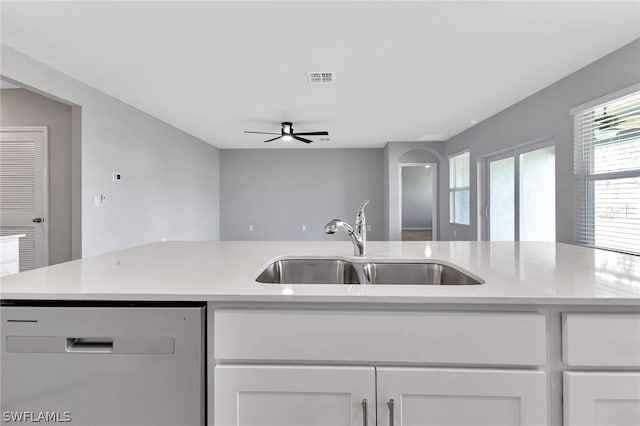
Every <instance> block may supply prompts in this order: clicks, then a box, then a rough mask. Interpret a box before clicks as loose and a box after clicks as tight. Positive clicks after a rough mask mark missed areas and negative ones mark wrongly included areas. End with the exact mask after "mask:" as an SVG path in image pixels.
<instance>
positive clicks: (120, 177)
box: [111, 172, 122, 182]
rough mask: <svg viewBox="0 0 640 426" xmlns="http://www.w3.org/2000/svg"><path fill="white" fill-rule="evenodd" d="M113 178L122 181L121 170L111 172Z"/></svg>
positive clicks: (115, 180)
mask: <svg viewBox="0 0 640 426" xmlns="http://www.w3.org/2000/svg"><path fill="white" fill-rule="evenodd" d="M111 180H113V181H114V182H120V181H121V180H122V174H120V173H119V172H113V173H112V174H111Z"/></svg>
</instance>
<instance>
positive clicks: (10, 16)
mask: <svg viewBox="0 0 640 426" xmlns="http://www.w3.org/2000/svg"><path fill="white" fill-rule="evenodd" d="M639 16H640V3H639V2H637V1H631V2H613V1H602V2H576V1H573V2H483V1H473V2H392V1H388V2H341V3H338V2H281V3H276V2H264V1H263V2H255V3H250V2H237V1H236V2H189V3H185V2H136V3H126V2H75V3H73V2H69V3H67V2H44V3H32V2H2V33H1V36H2V41H3V43H5V44H7V45H9V46H11V47H13V48H15V49H17V50H19V51H22V52H23V53H25V54H27V55H30V56H32V57H34V58H36V59H38V60H40V61H42V62H44V63H46V64H48V65H50V66H52V67H54V68H56V69H58V70H61V71H63V72H65V73H67V74H69V75H71V76H73V77H75V78H77V79H78V80H81V81H83V82H85V83H87V84H89V85H91V86H93V87H96V88H97V89H99V90H101V91H103V92H105V93H108V94H110V95H112V96H114V97H116V98H119V99H121V100H122V101H124V102H127V103H129V104H131V105H133V106H135V107H137V108H139V109H141V110H143V111H145V112H147V113H149V114H151V115H153V116H155V117H158V118H160V119H162V120H164V121H166V122H168V123H170V124H172V125H174V126H176V127H178V128H180V129H182V130H184V131H186V132H188V133H190V134H192V135H194V136H197V137H199V138H201V139H203V140H205V141H207V142H209V143H211V144H213V145H215V146H217V147H219V148H278V147H287V148H290V147H301V146H305V147H306V145H304V144H302V143H299V142H283V141H278V142H275V143H271V144H263V143H262V140H264V139H266V138H262V136H261V135H248V134H243V130H257V131H267V132H278V131H279V129H280V125H279V123H280V122H281V121H293V122H294V127H295V130H296V131H315V130H328V131H329V133H330V140H329V141H317V142H316V143H314V144H312V145H311V147H320V148H322V147H338V148H351V147H382V146H384V144H385V143H386V142H390V141H417V140H446V139H448V138H449V137H451V136H453V135H455V134H457V133H459V132H461V131H463V130H465V129H466V128H468V127H470V126H471V125H472V124H471V121H472V120H483V119H485V118H487V117H489V116H491V115H493V114H495V113H497V112H499V111H501V110H502V109H504V108H506V107H508V106H509V105H512V104H514V103H515V102H517V101H519V100H521V99H523V98H525V97H527V96H528V95H531V94H533V93H535V92H536V91H538V90H540V89H542V88H544V87H546V86H548V85H549V84H551V83H553V82H555V81H557V80H559V79H561V78H562V77H565V76H567V75H569V74H571V73H572V72H574V71H576V70H578V69H580V68H582V67H583V66H585V65H587V64H589V63H591V62H593V61H594V60H596V59H598V58H600V57H602V56H604V55H606V54H607V53H609V52H611V51H613V50H615V49H617V48H619V47H621V46H623V45H624V44H626V43H628V42H630V41H632V40H634V39H636V38H638V37H640V21H639V19H640V18H639ZM309 71H334V72H335V73H336V83H335V84H333V85H314V86H311V85H309V84H308V82H307V72H309ZM316 140H317V139H316Z"/></svg>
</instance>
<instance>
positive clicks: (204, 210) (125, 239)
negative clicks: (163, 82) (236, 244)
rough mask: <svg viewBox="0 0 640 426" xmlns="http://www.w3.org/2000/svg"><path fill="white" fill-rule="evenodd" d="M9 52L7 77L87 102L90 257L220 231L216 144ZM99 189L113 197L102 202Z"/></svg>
mask: <svg viewBox="0 0 640 426" xmlns="http://www.w3.org/2000/svg"><path fill="white" fill-rule="evenodd" d="M1 55H2V68H1V74H2V75H3V76H4V77H5V78H6V79H8V80H9V81H13V82H16V83H17V84H18V85H19V86H21V87H25V88H28V89H30V90H33V91H35V92H38V93H41V94H43V95H46V96H48V97H52V98H54V99H57V100H60V101H62V102H64V103H67V104H70V105H72V106H75V110H76V111H78V108H77V107H80V108H81V109H82V119H81V132H80V133H81V138H82V142H81V156H82V173H81V175H82V176H81V177H82V178H81V182H82V197H81V199H82V201H81V206H82V207H81V208H82V257H87V256H92V255H97V254H101V253H106V252H110V251H114V250H119V249H123V248H127V247H132V246H136V245H141V244H146V243H150V242H154V241H160V240H162V239H163V238H165V239H167V240H216V239H218V238H219V153H218V150H217V149H216V148H214V147H213V146H211V145H209V144H207V143H205V142H203V141H201V140H200V139H197V138H195V137H193V136H190V135H188V134H186V133H184V132H182V131H181V130H178V129H176V128H175V127H172V126H170V125H168V124H166V123H164V122H162V121H160V120H158V119H156V118H154V117H152V116H150V115H148V114H146V113H144V112H142V111H140V110H137V109H135V108H133V107H131V106H130V105H127V104H125V103H123V102H121V101H119V100H117V99H115V98H113V97H110V96H108V95H106V94H104V93H102V92H100V91H98V90H96V89H94V88H92V87H90V86H87V85H86V84H84V83H82V82H80V81H78V80H75V79H73V78H71V77H69V76H68V75H66V74H63V73H61V72H59V71H57V70H54V69H53V68H51V67H49V66H47V65H45V64H43V63H41V62H38V61H36V60H34V59H33V58H30V57H28V56H26V55H23V54H22V53H20V52H17V51H16V50H14V49H11V48H10V47H8V46H6V45H2V51H1ZM74 141H75V142H74ZM74 143H75V144H77V141H76V139H74V138H72V145H73V144H74ZM72 149H76V152H77V151H78V150H79V148H78V147H77V146H76V145H73V146H72ZM72 158H73V154H72ZM75 165H77V161H74V162H73V164H72V167H73V166H75ZM114 171H117V172H120V173H121V174H122V176H123V179H122V181H120V182H117V183H116V182H113V181H112V179H111V175H112V173H113V172H114ZM99 194H105V195H106V197H107V201H106V203H104V204H102V205H101V206H100V207H97V208H96V207H93V197H94V196H95V195H99Z"/></svg>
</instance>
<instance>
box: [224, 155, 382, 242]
mask: <svg viewBox="0 0 640 426" xmlns="http://www.w3.org/2000/svg"><path fill="white" fill-rule="evenodd" d="M382 158H383V152H382V149H304V148H302V149H276V150H267V149H245V150H242V149H223V150H221V151H220V205H221V225H220V228H221V239H222V240H336V239H346V237H345V235H344V234H343V233H342V232H340V233H339V234H335V235H326V234H325V233H324V225H325V224H326V223H327V222H329V221H330V220H331V219H334V218H340V219H342V220H344V221H346V222H348V223H349V224H351V225H352V226H353V225H354V221H355V215H356V211H357V209H358V207H359V206H360V204H361V203H362V201H363V200H365V199H368V200H370V204H369V205H368V206H367V208H366V210H365V212H366V217H367V222H368V223H369V224H370V225H371V227H372V228H371V231H370V232H369V234H368V238H369V240H380V239H382V238H383V215H384V214H383V211H384V205H383V179H384V178H383V173H382V171H383V165H382ZM249 225H253V232H250V231H249V230H248V226H249ZM302 225H306V227H307V231H306V232H303V231H302Z"/></svg>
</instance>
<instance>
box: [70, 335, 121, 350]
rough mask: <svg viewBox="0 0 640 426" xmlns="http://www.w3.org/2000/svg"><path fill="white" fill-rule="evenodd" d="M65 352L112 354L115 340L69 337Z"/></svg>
mask: <svg viewBox="0 0 640 426" xmlns="http://www.w3.org/2000/svg"><path fill="white" fill-rule="evenodd" d="M65 350H66V351H67V352H80V353H89V352H91V353H94V352H99V353H110V352H113V339H112V338H109V337H67V339H66V341H65Z"/></svg>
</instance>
